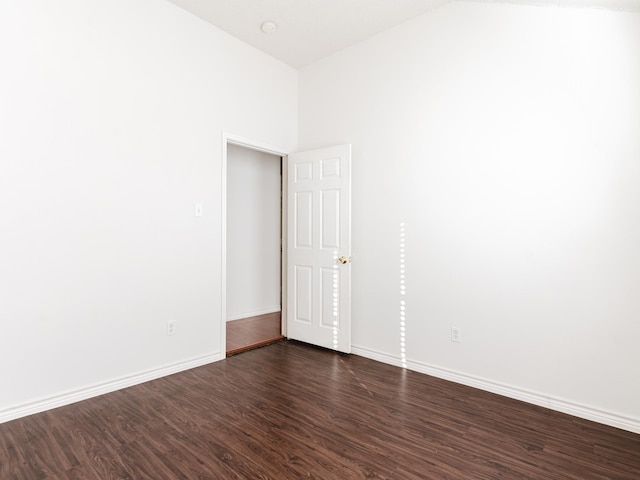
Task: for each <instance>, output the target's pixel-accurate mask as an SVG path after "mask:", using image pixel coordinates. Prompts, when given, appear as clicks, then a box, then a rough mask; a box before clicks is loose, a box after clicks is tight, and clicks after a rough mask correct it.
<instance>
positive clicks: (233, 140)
mask: <svg viewBox="0 0 640 480" xmlns="http://www.w3.org/2000/svg"><path fill="white" fill-rule="evenodd" d="M228 144H232V145H237V146H239V147H244V148H249V149H251V150H257V151H259V152H264V153H270V154H271V155H277V156H279V157H282V158H283V160H282V162H285V161H286V157H287V155H288V152H286V151H285V150H284V149H283V148H280V147H277V146H275V145H270V144H268V143H264V142H257V141H255V140H251V139H248V138H246V137H241V136H240V135H234V134H232V133H229V132H225V131H223V132H222V161H221V162H220V163H221V183H222V185H221V187H220V204H221V206H222V214H221V215H220V221H221V225H220V236H221V238H220V245H221V246H222V253H221V255H222V258H221V259H220V276H221V278H220V285H221V288H220V290H221V292H220V295H221V297H220V319H221V320H222V321H221V322H220V350H221V351H222V352H226V351H227V321H228V319H227V145H228ZM283 168H284V167H283ZM283 174H284V173H283ZM283 195H284V191H283ZM284 198H286V197H284ZM282 204H283V207H282V208H283V213H282V215H283V216H285V214H286V210H285V205H286V202H285V201H284V200H283V202H282ZM286 256H287V251H286V248H285V244H283V249H282V258H283V263H284V262H285V259H286ZM282 280H283V281H284V280H286V276H285V275H282ZM285 288H286V284H284V283H283V290H282V291H283V295H284V291H285ZM286 315H287V314H286V310H285V309H284V308H283V310H282V319H281V321H282V324H283V325H286ZM282 331H283V334H286V333H284V332H286V329H283V330H282Z"/></svg>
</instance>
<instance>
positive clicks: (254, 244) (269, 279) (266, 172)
mask: <svg viewBox="0 0 640 480" xmlns="http://www.w3.org/2000/svg"><path fill="white" fill-rule="evenodd" d="M283 157H284V153H282V152H279V151H277V150H275V149H273V148H270V147H265V146H264V145H258V144H255V143H251V142H247V141H246V140H240V139H238V138H237V137H231V136H228V135H225V137H224V152H223V205H224V208H223V212H224V213H223V272H222V274H223V278H222V283H223V292H222V293H223V298H222V300H223V309H222V310H223V312H222V313H223V317H222V324H223V331H222V335H223V336H222V340H223V341H222V345H223V348H224V351H225V353H226V355H227V356H230V355H234V354H237V353H240V352H244V351H247V350H250V349H253V348H257V347H260V346H263V345H267V344H269V343H273V342H276V341H279V340H281V339H282V338H284V336H283V333H284V330H283V324H284V320H285V318H284V312H283V305H284V294H283V288H282V285H283V282H282V280H283V273H284V272H283V263H284V262H283V253H284V252H285V249H284V241H283V223H284V218H285V217H284V215H283V209H284V208H286V207H285V206H284V205H283V198H286V197H284V196H283V188H284V186H283V181H282V178H283V166H284V158H283Z"/></svg>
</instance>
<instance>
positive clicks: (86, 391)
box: [0, 353, 225, 423]
mask: <svg viewBox="0 0 640 480" xmlns="http://www.w3.org/2000/svg"><path fill="white" fill-rule="evenodd" d="M224 358H225V355H223V354H221V353H214V354H211V355H204V356H202V357H196V358H192V359H191V360H186V361H184V362H178V363H174V364H171V365H167V366H164V367H160V368H154V369H151V370H146V371H144V372H140V373H137V374H135V375H128V376H126V377H122V378H119V379H117V380H111V381H109V382H103V383H98V384H95V385H91V386H89V387H85V388H80V389H78V390H72V391H70V392H66V393H63V394H60V395H54V396H52V397H47V398H43V399H41V400H37V401H35V402H31V403H26V404H23V405H18V406H15V407H10V408H7V409H4V410H0V423H4V422H8V421H10V420H15V419H16V418H21V417H26V416H27V415H33V414H34V413H40V412H44V411H45V410H51V409H53V408H58V407H63V406H65V405H70V404H72V403H76V402H80V401H82V400H87V399H89V398H93V397H97V396H100V395H104V394H106V393H111V392H115V391H117V390H121V389H123V388H127V387H132V386H134V385H139V384H140V383H145V382H148V381H150V380H155V379H157V378H161V377H165V376H167V375H172V374H174V373H178V372H182V371H184V370H189V369H192V368H196V367H201V366H202V365H208V364H210V363H213V362H217V361H218V360H223V359H224Z"/></svg>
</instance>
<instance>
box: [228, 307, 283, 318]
mask: <svg viewBox="0 0 640 480" xmlns="http://www.w3.org/2000/svg"><path fill="white" fill-rule="evenodd" d="M279 311H280V305H277V306H275V307H269V308H263V309H260V310H256V311H253V312H245V313H236V314H233V315H227V322H232V321H234V320H240V319H242V318H250V317H257V316H258V315H266V314H268V313H278V312H279Z"/></svg>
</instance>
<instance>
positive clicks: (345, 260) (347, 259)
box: [338, 255, 351, 265]
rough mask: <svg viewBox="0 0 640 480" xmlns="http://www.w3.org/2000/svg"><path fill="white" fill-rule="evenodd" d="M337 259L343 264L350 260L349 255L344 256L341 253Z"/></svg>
mask: <svg viewBox="0 0 640 480" xmlns="http://www.w3.org/2000/svg"><path fill="white" fill-rule="evenodd" d="M338 261H339V262H340V263H341V264H342V265H345V264H347V263H350V262H351V257H345V256H344V255H343V256H342V257H340V258H339V259H338Z"/></svg>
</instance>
